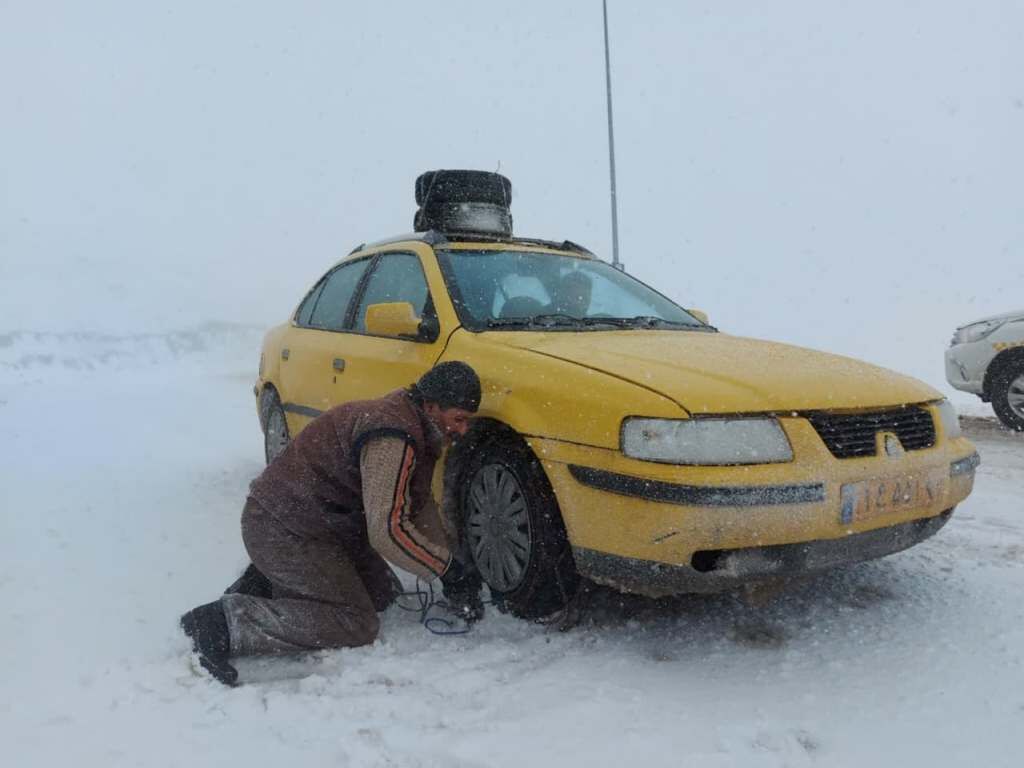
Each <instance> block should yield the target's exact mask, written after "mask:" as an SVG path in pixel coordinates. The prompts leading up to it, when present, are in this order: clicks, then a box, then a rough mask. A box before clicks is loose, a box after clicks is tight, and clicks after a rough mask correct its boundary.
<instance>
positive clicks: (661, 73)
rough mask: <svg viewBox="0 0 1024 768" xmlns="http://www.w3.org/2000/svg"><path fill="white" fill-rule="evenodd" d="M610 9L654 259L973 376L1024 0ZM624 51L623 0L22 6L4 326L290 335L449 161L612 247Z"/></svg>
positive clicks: (5, 215)
mask: <svg viewBox="0 0 1024 768" xmlns="http://www.w3.org/2000/svg"><path fill="white" fill-rule="evenodd" d="M609 6H610V7H609V16H610V24H611V45H612V66H613V88H614V107H615V112H614V116H615V130H616V141H617V150H618V153H617V166H618V174H619V178H618V180H619V201H620V210H619V226H620V245H621V257H622V259H623V261H624V262H625V264H626V267H627V269H628V271H630V272H631V273H633V274H635V275H636V276H638V277H640V278H641V279H643V280H644V281H646V282H649V283H650V284H652V285H654V286H655V287H657V288H659V289H660V290H662V291H663V292H665V293H667V294H668V295H669V296H671V297H672V298H674V299H675V300H677V301H679V302H680V303H682V304H684V305H686V306H694V307H699V308H701V309H704V310H706V311H707V312H709V314H710V316H711V321H712V322H713V323H715V324H716V325H718V326H719V327H721V328H722V329H723V330H726V331H729V332H732V333H737V334H743V335H752V336H758V337H765V338H774V339H780V340H785V341H790V342H794V343H798V344H804V345H808V346H813V347H817V348H823V349H828V350H831V351H837V352H841V353H846V354H852V355H854V356H857V357H861V358H865V359H868V360H870V361H872V362H877V363H881V364H883V365H886V366H888V367H892V368H897V369H899V370H902V371H905V372H908V373H911V374H913V375H916V376H919V377H921V378H924V379H925V380H927V381H928V382H929V383H931V384H933V385H935V386H939V387H942V388H944V389H945V390H946V391H949V392H951V390H949V389H948V388H947V387H946V386H945V382H944V380H943V375H942V351H943V348H944V346H945V345H946V343H947V342H948V339H949V336H950V334H951V332H952V330H953V329H954V327H955V326H956V325H959V324H963V323H965V322H968V321H970V320H973V319H977V318H979V317H982V316H985V315H990V314H995V313H998V312H1003V311H1007V310H1012V309H1018V308H1024V259H1022V251H1024V223H1022V222H1024V216H1022V205H1021V194H1020V188H1021V179H1022V178H1024V151H1022V149H1021V141H1020V137H1021V136H1022V135H1024V82H1022V78H1021V72H1024V6H1021V5H1020V4H1017V3H1012V2H982V3H974V4H967V3H952V2H936V3H925V2H900V3H882V2H864V3H857V4H848V3H841V2H814V3H811V2H781V3H774V4H772V7H771V9H768V8H765V7H763V6H762V4H758V3H729V4H721V3H697V2H684V3H669V2H646V3H636V4H627V3H623V2H617V1H616V0H611V2H610V3H609ZM602 44H603V38H602V27H601V7H600V3H599V2H596V0H594V1H593V2H573V3H542V2H534V1H533V0H525V1H524V2H519V3H516V4H509V5H498V4H493V3H481V2H472V3H471V2H445V3H434V4H429V5H425V4H415V3H404V2H401V3H399V2H382V3H380V4H378V5H376V6H374V7H368V6H364V5H362V4H359V5H356V4H337V3H327V2H324V3H311V2H296V3H289V4H276V3H216V4H209V3H196V2H178V3H173V4H161V3H146V4H137V3H128V2H101V3H90V4H83V3H59V2H51V3H27V2H21V3H18V2H6V3H3V4H2V5H0V105H2V106H0V109H2V115H3V121H2V122H3V134H2V135H3V140H2V143H0V147H2V148H0V153H2V154H0V158H2V162H0V307H2V310H0V331H11V330H28V331H34V330H71V329H83V330H97V331H117V332H126V333H133V332H138V331H162V330H175V329H183V328H189V327H193V326H195V325H197V324H199V323H202V322H206V321H211V320H215V321H229V322H241V323H251V324H257V325H263V326H269V325H273V324H275V323H277V322H280V321H282V320H283V319H284V318H285V317H286V316H287V314H288V313H289V311H290V310H291V309H292V308H293V307H294V305H295V304H296V303H297V301H298V300H299V298H300V297H301V294H302V293H303V292H304V291H305V289H306V288H307V287H308V286H309V285H310V284H311V283H312V282H313V281H314V280H315V279H316V278H317V277H318V276H319V275H320V274H321V273H322V272H323V271H325V269H326V268H327V267H328V266H329V265H330V264H331V263H333V262H334V261H335V260H337V259H338V258H340V257H342V256H343V255H344V254H345V253H347V252H348V251H349V250H350V249H351V248H352V247H353V246H354V245H356V244H358V243H360V242H362V241H365V240H373V239H379V238H380V237H383V236H387V235H391V234H396V233H400V232H405V231H409V230H410V229H411V225H412V215H413V212H414V201H413V180H414V179H415V177H416V175H417V174H418V173H420V172H421V171H423V170H426V169H430V168H439V167H464V168H482V169H488V170H500V171H501V172H502V173H504V174H506V175H507V176H509V177H510V178H511V179H512V182H513V185H514V199H513V205H512V211H513V215H514V217H515V228H516V231H517V233H519V234H523V235H529V236H535V237H546V238H551V239H563V238H569V239H572V240H575V241H577V242H580V243H583V244H585V245H587V246H588V247H590V248H591V249H593V250H594V251H595V252H597V253H598V254H599V255H600V256H601V257H602V258H605V259H610V258H611V226H610V216H609V202H608V158H607V143H606V142H607V134H606V117H605V101H604V98H605V95H604V72H603V64H604V60H603V46H602ZM253 353H254V355H255V353H256V350H255V349H254V350H253ZM959 397H961V398H963V397H967V396H964V395H960V396H959Z"/></svg>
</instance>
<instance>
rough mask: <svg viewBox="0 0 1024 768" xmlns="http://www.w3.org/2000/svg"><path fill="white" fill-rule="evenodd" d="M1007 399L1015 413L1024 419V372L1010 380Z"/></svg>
mask: <svg viewBox="0 0 1024 768" xmlns="http://www.w3.org/2000/svg"><path fill="white" fill-rule="evenodd" d="M1006 399H1007V401H1008V402H1009V404H1010V408H1011V409H1012V410H1013V412H1014V413H1015V414H1017V415H1018V416H1020V417H1021V418H1022V419H1024V374H1021V375H1020V376H1018V377H1017V378H1016V379H1014V380H1013V381H1011V382H1010V389H1009V391H1008V392H1007V393H1006Z"/></svg>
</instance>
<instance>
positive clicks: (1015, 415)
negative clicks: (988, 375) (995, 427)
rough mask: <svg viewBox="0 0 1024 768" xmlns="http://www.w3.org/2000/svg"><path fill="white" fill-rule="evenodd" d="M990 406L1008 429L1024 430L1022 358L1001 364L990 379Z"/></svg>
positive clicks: (1023, 363) (1023, 373)
mask: <svg viewBox="0 0 1024 768" xmlns="http://www.w3.org/2000/svg"><path fill="white" fill-rule="evenodd" d="M991 394H992V408H993V409H994V410H995V412H996V416H998V417H999V420H1000V421H1001V422H1003V424H1005V425H1006V426H1007V427H1009V428H1010V429H1015V430H1017V431H1018V432H1024V359H1021V360H1014V361H1012V362H1010V363H1006V364H1005V365H1003V366H1002V367H1001V368H1000V369H999V370H998V371H997V372H996V375H995V376H994V377H993V379H992V388H991Z"/></svg>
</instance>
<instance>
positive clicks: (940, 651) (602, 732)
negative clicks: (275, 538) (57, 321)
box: [0, 325, 1024, 768]
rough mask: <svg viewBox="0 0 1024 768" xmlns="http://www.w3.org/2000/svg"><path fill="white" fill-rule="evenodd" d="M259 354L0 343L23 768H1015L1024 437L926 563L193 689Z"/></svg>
mask: <svg viewBox="0 0 1024 768" xmlns="http://www.w3.org/2000/svg"><path fill="white" fill-rule="evenodd" d="M259 338H260V331H259V329H256V328H250V327H245V326H226V325H210V326H204V327H201V328H198V329H194V330H191V331H188V332H182V333H178V334H152V335H138V336H124V337H118V336H97V335H90V334H77V335H76V334H59V333H58V334H44V335H37V334H31V333H21V334H7V335H0V424H2V425H3V435H4V447H3V449H2V454H3V455H2V461H0V488H2V489H3V491H2V494H3V496H2V499H3V504H2V507H3V513H2V516H0V526H2V528H0V601H2V603H0V604H2V606H3V615H4V631H3V633H2V635H0V654H2V658H3V659H4V662H5V663H4V670H3V691H4V695H3V697H2V699H0V744H2V745H3V746H2V748H0V755H2V758H0V759H2V762H3V764H5V765H9V766H19V768H20V766H64V765H79V766H104V767H106V766H120V765H133V766H135V765H138V766H183V765H188V766H205V765H209V766H224V765H245V766H247V767H250V766H252V767H255V766H263V765H267V766H281V765H300V766H312V765H324V766H347V765H351V766H516V767H517V768H520V767H521V766H523V765H561V766H569V765H581V766H584V765H587V766H591V765H593V766H606V765H624V764H625V765H635V766H644V768H653V767H654V766H680V765H693V766H698V765H699V766H702V768H718V767H720V766H722V767H724V766H811V765H823V766H863V765H879V766H906V765H929V766H964V765H984V766H1016V765H1019V764H1020V744H1021V737H1020V734H1021V732H1022V727H1024V600H1022V599H1021V595H1022V593H1024V502H1022V500H1021V489H1022V488H1024V441H1022V440H1021V439H1019V438H1016V437H1013V436H1010V435H1007V434H1005V433H1002V432H1000V431H999V430H996V429H991V430H988V431H986V433H985V434H984V435H983V436H982V437H980V438H979V441H978V447H979V450H980V452H981V455H982V459H983V464H982V467H981V468H980V470H979V472H978V477H977V484H976V489H975V492H974V494H973V495H972V496H971V497H970V499H968V501H967V502H966V503H964V504H963V505H962V506H961V508H960V509H959V510H958V511H957V514H956V515H955V516H954V518H953V520H952V522H951V523H950V524H949V525H948V526H947V527H946V529H944V530H943V531H942V532H940V533H939V534H938V535H937V536H936V537H935V538H934V539H932V540H930V541H928V542H926V543H924V544H922V545H920V546H918V547H917V548H915V549H913V550H911V551H909V552H906V553H902V554H899V555H896V556H893V557H890V558H887V559H885V560H881V561H878V562H874V563H869V564H864V565H861V566H858V567H855V568H851V569H848V570H844V571H841V572H835V573H832V574H828V575H826V576H823V577H820V578H816V579H814V580H812V581H808V582H806V583H804V584H802V585H800V586H796V587H794V588H793V589H792V590H791V591H789V592H787V593H785V594H782V595H778V596H775V597H770V598H768V599H767V602H760V604H757V605H755V604H752V603H750V602H747V601H742V600H740V599H738V598H737V597H735V596H719V597H713V598H688V599H680V600H675V601H667V602H661V603H652V602H647V601H640V600H634V599H622V600H620V599H618V598H617V597H616V596H613V595H611V594H610V593H599V594H597V595H596V596H594V598H593V600H592V601H591V604H590V608H589V612H588V614H587V616H586V620H585V621H584V623H583V625H581V626H580V627H578V628H576V629H573V630H570V631H568V632H559V631H557V630H556V629H553V628H550V627H544V626H538V625H534V624H529V623H524V622H520V621H517V620H514V619H512V618H510V617H508V616H505V615H501V614H499V613H497V612H496V611H493V610H492V611H491V612H490V613H489V614H488V616H487V617H486V619H485V620H484V621H483V622H482V623H481V624H479V625H478V626H477V627H476V628H475V629H474V630H473V632H472V633H471V634H469V635H467V636H462V637H438V636H434V635H431V634H429V633H427V632H426V631H425V630H424V629H423V628H422V627H421V626H420V625H419V624H418V623H417V621H416V618H415V615H414V614H411V613H403V612H402V611H400V610H397V609H395V608H392V609H391V610H390V611H389V612H388V613H386V614H385V616H384V622H383V631H382V638H381V639H380V641H378V642H377V643H376V644H375V645H373V646H371V647H368V648H362V649H358V650H345V651H340V652H335V653H330V654H326V655H325V656H324V659H323V661H322V663H321V665H320V667H319V668H318V669H317V673H316V674H314V675H312V676H310V677H306V678H305V679H301V680H287V681H278V682H267V683H261V684H252V685H248V686H245V687H242V688H239V689H234V690H230V689H226V688H223V687H222V686H220V685H219V684H217V683H214V682H211V681H209V680H206V679H201V678H199V677H196V676H195V675H194V674H193V673H192V672H191V670H190V667H189V662H188V654H187V644H186V641H185V639H184V637H182V636H181V634H180V632H179V630H178V628H177V624H176V622H177V618H178V616H179V614H181V613H182V612H183V611H184V610H186V609H188V608H190V607H192V606H193V605H195V604H197V603H199V602H205V601H207V600H209V599H212V598H213V597H214V596H215V595H216V594H217V593H218V592H219V590H220V589H221V588H223V587H224V586H225V585H226V584H227V583H228V582H229V581H230V580H232V579H233V577H234V576H235V575H236V573H237V571H238V569H239V568H240V567H241V565H242V564H243V562H244V554H243V550H242V546H241V543H240V541H239V537H238V530H237V525H238V524H237V518H238V513H239V511H240V508H241V504H242V501H243V498H244V495H245V492H246V487H247V484H248V482H249V480H250V479H251V478H252V477H253V476H254V475H256V473H258V472H259V471H260V469H261V466H262V458H261V449H260V435H259V431H258V427H257V423H256V418H255V412H254V407H253V398H252V396H251V383H252V374H253V370H254V368H255V364H256V357H257V354H256V350H257V349H258V345H259Z"/></svg>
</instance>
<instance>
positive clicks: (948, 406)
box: [935, 400, 963, 439]
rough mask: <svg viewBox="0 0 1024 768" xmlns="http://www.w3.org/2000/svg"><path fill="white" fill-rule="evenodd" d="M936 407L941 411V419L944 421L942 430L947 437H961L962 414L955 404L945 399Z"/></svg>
mask: <svg viewBox="0 0 1024 768" xmlns="http://www.w3.org/2000/svg"><path fill="white" fill-rule="evenodd" d="M935 407H936V409H937V410H938V412H939V421H941V422H942V431H943V432H945V433H946V437H947V438H950V439H952V438H954V437H960V435H961V434H963V433H962V432H961V431H960V416H959V414H957V412H956V408H954V407H953V404H952V403H951V402H949V400H943V401H942V402H941V403H939V404H938V405H937V406H935Z"/></svg>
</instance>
